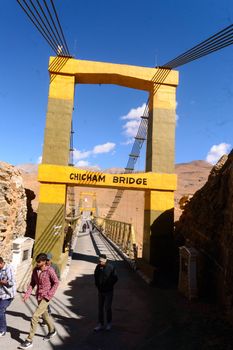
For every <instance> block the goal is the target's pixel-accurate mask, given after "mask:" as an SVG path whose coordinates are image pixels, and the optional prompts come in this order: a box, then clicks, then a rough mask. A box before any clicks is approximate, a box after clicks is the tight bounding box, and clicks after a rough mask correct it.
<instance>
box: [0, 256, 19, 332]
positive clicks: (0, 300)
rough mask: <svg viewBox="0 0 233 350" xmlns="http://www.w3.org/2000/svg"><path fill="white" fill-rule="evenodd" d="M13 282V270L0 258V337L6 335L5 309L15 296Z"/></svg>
mask: <svg viewBox="0 0 233 350" xmlns="http://www.w3.org/2000/svg"><path fill="white" fill-rule="evenodd" d="M15 291H16V288H15V280H14V274H13V270H12V268H11V266H10V265H8V264H6V263H5V261H4V259H3V258H2V257H0V337H3V336H4V335H5V334H6V330H7V324H6V309H7V308H8V306H9V305H10V304H11V302H12V300H13V298H14V296H15Z"/></svg>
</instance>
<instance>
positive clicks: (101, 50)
mask: <svg viewBox="0 0 233 350" xmlns="http://www.w3.org/2000/svg"><path fill="white" fill-rule="evenodd" d="M55 4H56V8H57V11H58V14H59V18H60V21H61V23H62V26H63V30H64V32H65V36H66V39H67V42H68V46H69V49H70V52H71V54H72V55H73V56H75V58H78V59H86V60H93V61H104V62H113V63H122V64H132V65H141V66H148V67H153V66H156V65H163V64H164V63H166V62H167V61H169V60H171V59H173V58H175V57H176V56H177V55H179V54H181V53H183V52H184V51H186V50H187V49H189V48H191V47H193V46H194V45H196V44H197V43H199V42H201V41H202V40H204V39H205V38H207V37H209V36H210V35H212V34H214V33H216V32H217V31H219V30H221V29H223V28H225V27H226V26H228V25H230V24H231V23H232V22H233V2H232V1H230V0H221V1H219V0H212V1H209V0H196V1H187V0H186V1H184V0H176V1H175V0H174V1H172V0H167V1H163V0H144V1H141V0H117V1H115V0H98V1H94V0H85V1H78V0H65V1H64V0H63V1H58V0H55ZM0 33H1V34H0V35H1V56H0V63H1V64H0V77H1V84H0V116H1V128H0V160H1V161H5V162H8V163H11V164H14V165H17V164H23V163H37V162H38V160H39V159H40V157H41V154H42V147H43V137H44V126H45V118H46V110H47V99H48V85H49V76H48V60H49V56H50V55H53V52H52V51H51V49H50V47H49V46H48V45H47V43H46V42H45V40H44V39H43V38H42V37H41V35H40V34H39V32H37V30H36V28H35V27H34V26H33V25H32V24H31V22H29V20H28V19H27V17H26V15H25V14H24V13H23V11H22V10H21V8H20V7H19V5H18V4H17V2H16V1H9V0H1V1H0ZM232 67H233V46H230V47H228V48H226V49H223V50H222V51H219V52H216V53H214V54H211V55H209V56H207V57H204V58H202V59H200V60H198V61H194V62H192V63H189V64H187V65H185V66H183V67H180V68H178V70H179V72H180V83H179V86H178V89H177V119H178V120H177V126H176V163H184V162H190V161H192V160H197V159H202V160H206V159H207V160H209V161H210V162H212V163H214V162H215V161H216V160H217V158H218V157H219V156H220V155H221V154H222V153H225V152H229V151H230V149H231V148H232V145H233V141H232V135H233V118H232V112H233V69H232ZM146 100H147V94H146V93H145V92H142V91H137V90H134V89H127V88H123V87H119V86H113V85H109V86H108V85H101V86H99V85H80V86H76V96H75V105H74V113H73V122H74V131H75V134H74V147H75V149H76V152H75V163H76V164H77V165H79V166H84V165H88V166H96V167H97V168H98V167H99V168H101V169H105V168H109V167H125V165H126V163H127V159H128V154H129V153H130V150H131V147H132V144H130V141H131V140H132V136H133V133H134V132H135V130H136V127H137V123H138V117H139V116H140V114H142V112H143V104H144V103H145V102H146ZM143 151H144V150H143ZM207 157H208V158H207ZM143 168H144V158H143V156H142V158H141V159H140V160H139V162H138V165H137V166H136V170H139V169H140V170H141V169H143Z"/></svg>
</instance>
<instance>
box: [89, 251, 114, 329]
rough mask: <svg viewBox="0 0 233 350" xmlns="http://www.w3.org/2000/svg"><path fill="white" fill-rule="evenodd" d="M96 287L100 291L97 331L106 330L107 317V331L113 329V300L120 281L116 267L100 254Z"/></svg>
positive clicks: (96, 271) (96, 273) (96, 270)
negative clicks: (115, 287) (116, 285)
mask: <svg viewBox="0 0 233 350" xmlns="http://www.w3.org/2000/svg"><path fill="white" fill-rule="evenodd" d="M94 277H95V285H96V287H97V289H98V321H99V323H98V325H97V326H96V327H95V328H94V330H95V331H100V330H102V329H104V318H105V316H106V321H107V325H106V328H105V329H106V330H108V331H110V329H111V328H112V300H113V288H114V285H115V283H116V282H117V280H118V277H117V273H116V269H115V267H114V266H113V265H112V264H110V263H109V262H108V261H107V257H106V255H105V254H100V256H99V262H98V264H97V266H96V268H95V272H94Z"/></svg>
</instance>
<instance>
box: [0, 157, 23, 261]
mask: <svg viewBox="0 0 233 350" xmlns="http://www.w3.org/2000/svg"><path fill="white" fill-rule="evenodd" d="M26 215H27V199H26V194H25V190H24V187H23V180H22V177H21V173H20V171H19V170H18V169H16V168H15V167H13V166H12V165H10V164H7V163H4V162H0V256H2V257H3V258H4V259H5V260H6V261H7V262H9V261H11V259H12V242H13V240H14V239H15V238H17V237H22V236H24V235H25V231H26Z"/></svg>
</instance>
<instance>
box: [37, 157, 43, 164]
mask: <svg viewBox="0 0 233 350" xmlns="http://www.w3.org/2000/svg"><path fill="white" fill-rule="evenodd" d="M41 162H42V156H39V157H38V159H37V164H41Z"/></svg>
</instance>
